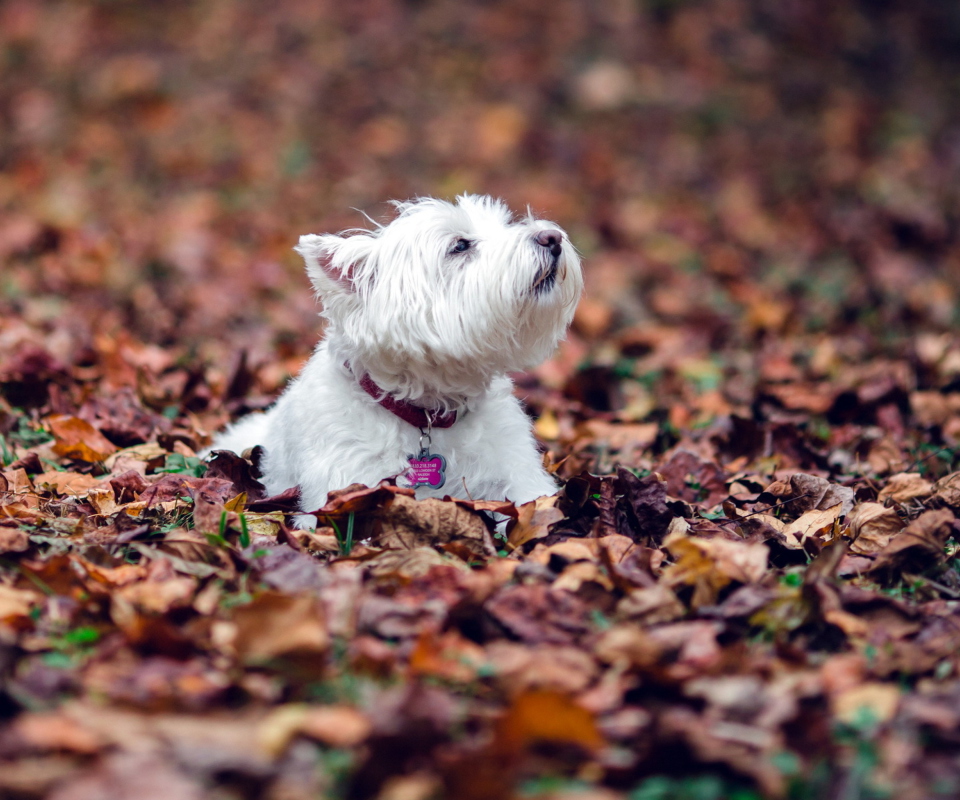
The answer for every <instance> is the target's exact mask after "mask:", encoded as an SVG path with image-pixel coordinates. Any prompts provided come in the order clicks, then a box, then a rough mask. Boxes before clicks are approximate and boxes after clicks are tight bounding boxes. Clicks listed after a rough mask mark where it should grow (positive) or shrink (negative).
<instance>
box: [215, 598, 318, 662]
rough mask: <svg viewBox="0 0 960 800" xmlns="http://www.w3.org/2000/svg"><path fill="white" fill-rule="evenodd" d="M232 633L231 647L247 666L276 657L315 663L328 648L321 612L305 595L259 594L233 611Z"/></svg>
mask: <svg viewBox="0 0 960 800" xmlns="http://www.w3.org/2000/svg"><path fill="white" fill-rule="evenodd" d="M233 624H234V625H235V626H236V634H235V637H234V639H233V642H232V645H233V647H234V649H235V650H236V652H237V655H238V656H239V657H240V658H241V659H243V660H244V661H246V662H248V663H257V664H262V663H265V662H268V661H271V660H272V659H275V658H280V657H303V658H307V659H310V660H313V661H314V662H315V663H317V664H318V666H319V662H318V661H317V660H318V659H319V658H320V657H321V656H322V655H323V653H325V652H326V650H327V647H328V646H329V637H328V635H327V629H326V626H325V625H324V622H323V612H322V610H321V607H320V605H319V604H318V603H317V601H316V599H314V598H313V597H310V596H309V595H286V594H280V593H278V592H262V593H261V594H259V595H257V596H256V597H255V598H254V599H253V601H252V602H251V603H249V604H248V605H245V606H240V607H238V608H237V609H235V610H234V613H233Z"/></svg>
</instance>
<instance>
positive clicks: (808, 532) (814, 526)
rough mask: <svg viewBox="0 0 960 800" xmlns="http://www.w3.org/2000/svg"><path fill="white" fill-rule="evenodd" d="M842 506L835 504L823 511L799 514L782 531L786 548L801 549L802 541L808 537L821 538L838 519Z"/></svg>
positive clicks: (812, 510) (817, 510)
mask: <svg viewBox="0 0 960 800" xmlns="http://www.w3.org/2000/svg"><path fill="white" fill-rule="evenodd" d="M842 508H843V506H842V505H841V504H839V503H838V504H837V505H835V506H831V507H830V508H825V509H822V510H821V509H816V508H815V509H811V510H810V511H806V512H804V513H803V514H801V515H800V516H799V517H798V518H797V519H795V520H794V521H793V522H790V523H788V524H787V526H786V527H785V528H784V529H783V535H784V537H786V541H785V542H784V544H786V545H787V547H791V546H795V547H802V546H803V540H804V539H806V538H808V537H810V536H814V537H818V538H819V537H822V536H823V535H824V534H825V533H826V532H827V531H828V530H829V529H830V528H832V527H833V524H834V523H835V522H836V521H837V520H838V519H839V518H840V515H841V513H842Z"/></svg>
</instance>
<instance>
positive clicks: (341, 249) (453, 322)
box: [296, 195, 583, 403]
mask: <svg viewBox="0 0 960 800" xmlns="http://www.w3.org/2000/svg"><path fill="white" fill-rule="evenodd" d="M397 210H398V215H397V217H396V219H394V220H393V221H392V222H391V223H390V224H388V225H384V226H382V227H379V228H377V229H375V230H373V231H357V232H353V233H352V235H348V236H336V235H332V234H327V235H321V236H318V235H307V236H302V237H300V243H299V245H298V246H297V248H296V249H297V252H299V253H300V254H301V255H302V256H303V258H304V260H305V261H306V264H307V273H308V274H309V276H310V279H311V281H312V282H313V285H314V288H315V289H316V291H317V295H318V296H319V297H320V298H321V300H322V302H323V316H324V317H325V318H326V319H327V320H328V321H329V323H330V324H329V328H328V334H327V335H328V338H329V341H330V347H331V348H333V349H334V352H335V353H336V354H337V355H338V356H339V357H343V358H344V360H345V361H349V362H350V364H351V366H352V367H353V368H354V370H355V371H366V372H369V374H370V375H371V377H372V378H373V379H374V380H375V381H376V382H377V383H378V384H379V385H380V386H382V387H383V388H385V389H389V390H390V391H393V392H396V393H397V394H398V395H400V396H404V397H408V398H410V399H412V400H416V399H418V398H426V399H428V400H437V401H440V402H447V403H449V402H451V398H468V397H470V396H473V395H475V394H477V393H478V392H479V391H480V390H482V389H483V388H484V387H485V386H486V385H487V383H488V382H489V380H490V378H491V377H493V376H494V375H496V374H500V373H503V372H508V371H511V370H518V369H523V368H526V367H529V366H532V365H534V364H538V363H539V362H540V361H542V360H543V359H544V358H546V357H547V356H548V355H549V354H550V352H551V351H552V350H553V348H555V347H556V345H557V342H558V341H559V340H560V339H561V338H562V337H563V335H564V332H565V331H566V328H567V326H568V325H569V323H570V320H571V318H572V316H573V311H574V308H575V307H576V304H577V300H578V299H579V297H580V293H581V291H582V288H583V278H582V275H581V272H580V259H579V258H578V256H577V253H576V251H575V250H574V248H573V246H572V245H571V244H570V240H569V238H568V237H567V235H566V234H565V233H564V232H563V231H562V230H561V229H560V228H558V227H557V226H556V225H554V224H553V223H550V222H545V221H543V220H537V219H534V218H533V217H532V216H530V215H528V216H526V217H523V218H515V217H514V216H513V215H512V214H511V213H510V211H509V209H507V207H506V206H505V205H503V203H501V202H499V201H497V200H493V199H491V198H489V197H479V196H475V195H463V196H461V197H459V198H457V202H456V204H451V203H447V202H445V201H443V200H436V199H432V198H423V199H419V200H415V201H412V202H409V203H398V204H397Z"/></svg>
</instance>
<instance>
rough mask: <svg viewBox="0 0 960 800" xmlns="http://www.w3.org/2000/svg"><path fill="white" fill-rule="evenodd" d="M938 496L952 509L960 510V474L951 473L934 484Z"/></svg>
mask: <svg viewBox="0 0 960 800" xmlns="http://www.w3.org/2000/svg"><path fill="white" fill-rule="evenodd" d="M933 491H934V493H935V494H936V496H937V497H938V498H939V499H940V500H942V501H943V502H944V503H946V504H947V505H948V506H950V507H951V508H955V509H960V472H951V473H950V474H949V475H945V476H944V477H942V478H941V479H940V480H938V481H937V482H936V484H934V487H933Z"/></svg>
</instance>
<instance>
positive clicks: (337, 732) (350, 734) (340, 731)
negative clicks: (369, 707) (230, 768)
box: [257, 703, 371, 757]
mask: <svg viewBox="0 0 960 800" xmlns="http://www.w3.org/2000/svg"><path fill="white" fill-rule="evenodd" d="M370 729H371V725H370V720H369V719H367V717H365V716H364V715H363V714H362V713H361V712H359V711H357V710H356V709H355V708H352V707H351V706H344V705H330V706H309V705H305V704H301V703H291V704H287V705H282V706H278V707H276V708H274V709H273V710H272V711H271V712H270V713H269V714H268V715H267V716H266V717H265V718H264V719H263V720H262V721H261V722H260V725H259V727H258V730H257V740H258V742H259V743H260V745H261V746H262V747H263V749H264V750H265V751H266V752H267V753H269V754H270V755H272V756H274V757H277V756H279V755H280V754H281V753H283V751H284V750H286V748H287V746H288V745H289V744H290V742H291V741H292V740H293V739H294V737H296V736H306V737H308V738H310V739H314V740H316V741H318V742H321V743H323V744H325V745H327V746H328V747H356V746H357V745H358V744H360V743H361V742H362V741H363V740H364V739H366V738H367V736H369V734H370Z"/></svg>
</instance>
